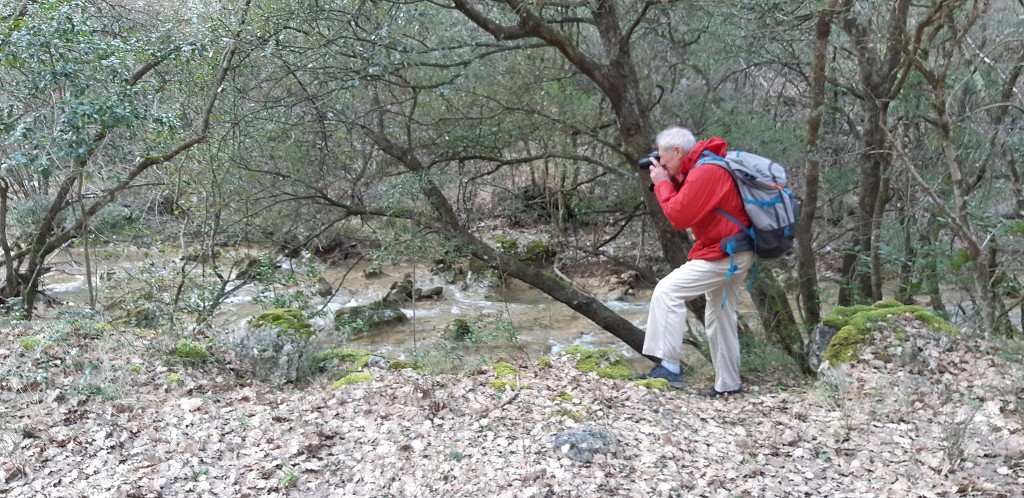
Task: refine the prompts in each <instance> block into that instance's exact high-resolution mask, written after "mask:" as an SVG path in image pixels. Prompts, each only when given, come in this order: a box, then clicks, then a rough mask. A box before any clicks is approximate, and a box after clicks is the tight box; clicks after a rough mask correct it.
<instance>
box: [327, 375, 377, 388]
mask: <svg viewBox="0 0 1024 498" xmlns="http://www.w3.org/2000/svg"><path fill="white" fill-rule="evenodd" d="M372 380H373V376H372V375H370V374H368V373H366V372H352V373H350V374H348V375H346V376H344V377H342V378H340V379H338V381H337V382H335V383H334V384H331V389H337V388H339V387H341V386H347V385H350V384H358V383H360V382H370V381H372Z"/></svg>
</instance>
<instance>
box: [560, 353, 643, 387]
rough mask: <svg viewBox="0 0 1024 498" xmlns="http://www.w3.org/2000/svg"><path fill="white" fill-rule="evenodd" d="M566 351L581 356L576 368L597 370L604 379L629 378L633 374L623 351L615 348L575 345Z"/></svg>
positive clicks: (585, 370)
mask: <svg viewBox="0 0 1024 498" xmlns="http://www.w3.org/2000/svg"><path fill="white" fill-rule="evenodd" d="M564 352H565V354H570V355H574V356H578V357H579V360H577V361H576V369H577V370H579V371H581V372H596V373H597V375H598V376H599V377H601V378H604V379H628V378H630V377H632V376H633V372H632V371H631V370H630V369H629V364H628V363H626V360H625V359H623V357H622V353H619V352H618V351H615V350H613V349H591V348H588V347H585V346H579V345H573V346H569V347H568V348H565V351H564Z"/></svg>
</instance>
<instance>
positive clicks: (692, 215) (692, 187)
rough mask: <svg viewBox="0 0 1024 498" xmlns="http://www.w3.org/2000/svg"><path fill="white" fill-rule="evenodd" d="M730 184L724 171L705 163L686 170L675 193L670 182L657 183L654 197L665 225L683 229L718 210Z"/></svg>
mask: <svg viewBox="0 0 1024 498" xmlns="http://www.w3.org/2000/svg"><path fill="white" fill-rule="evenodd" d="M732 185H733V179H732V176H731V175H730V174H729V172H728V171H726V170H725V169H724V168H721V167H719V166H716V165H713V164H705V165H702V166H699V167H695V168H693V169H692V170H690V173H689V174H688V175H687V176H686V181H684V182H683V186H682V188H681V189H679V190H676V188H675V186H674V185H672V182H668V181H665V182H658V184H657V185H655V186H654V194H655V195H656V196H657V197H658V202H659V203H660V204H661V210H662V211H663V212H664V213H665V218H667V219H668V221H669V223H671V224H672V226H674V227H675V228H676V230H685V229H687V228H691V227H692V226H693V225H694V223H696V222H698V221H700V220H701V219H702V218H704V217H705V216H707V215H708V213H710V212H711V211H713V210H714V209H715V208H716V207H718V206H719V205H720V204H721V202H722V197H723V196H725V195H726V194H727V193H728V192H729V191H730V189H731V188H732Z"/></svg>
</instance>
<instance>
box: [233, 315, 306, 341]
mask: <svg viewBox="0 0 1024 498" xmlns="http://www.w3.org/2000/svg"><path fill="white" fill-rule="evenodd" d="M249 324H250V325H251V326H252V327H253V328H257V329H258V328H260V327H266V326H272V327H276V328H278V329H279V330H280V331H281V333H283V334H287V335H294V336H299V337H305V338H310V337H313V325H312V324H311V323H309V321H308V320H306V319H305V317H303V316H302V310H299V309H295V308H276V309H272V310H267V311H264V312H263V313H260V314H259V315H256V316H255V317H253V318H252V320H251V321H250V322H249Z"/></svg>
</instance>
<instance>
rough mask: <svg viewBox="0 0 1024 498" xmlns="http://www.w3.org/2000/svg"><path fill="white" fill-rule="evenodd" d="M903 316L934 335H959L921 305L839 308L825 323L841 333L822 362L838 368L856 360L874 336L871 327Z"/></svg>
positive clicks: (948, 324) (830, 343) (877, 305)
mask: <svg viewBox="0 0 1024 498" xmlns="http://www.w3.org/2000/svg"><path fill="white" fill-rule="evenodd" d="M904 314H910V315H912V316H913V317H914V319H915V320H917V321H919V322H921V323H922V324H924V325H926V326H927V327H928V328H929V329H931V330H933V331H935V332H939V333H943V334H949V335H960V331H959V330H957V328H956V327H954V326H953V325H951V324H950V323H949V322H947V321H945V320H943V319H942V318H939V317H938V316H936V315H935V314H934V313H932V312H931V311H929V310H927V309H925V308H923V307H921V306H915V305H904V304H900V303H898V302H895V301H882V302H879V303H877V304H875V305H874V306H863V305H858V306H849V307H841V308H836V309H835V310H833V311H832V313H829V315H828V316H827V317H826V318H825V319H824V320H823V321H822V322H823V323H824V324H825V325H827V326H829V327H832V328H834V329H837V330H838V332H836V335H835V336H833V337H832V340H831V342H829V345H828V347H827V348H826V349H825V352H824V353H823V354H822V358H821V360H822V363H823V364H828V365H831V366H837V365H840V364H843V363H848V362H850V361H853V360H856V359H857V358H858V357H859V355H860V349H861V346H862V345H863V344H864V342H865V341H866V340H868V339H869V338H870V336H871V324H875V323H879V322H888V321H890V320H892V319H893V317H896V316H899V315H904ZM897 336H899V335H897ZM904 337H905V334H904Z"/></svg>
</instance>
